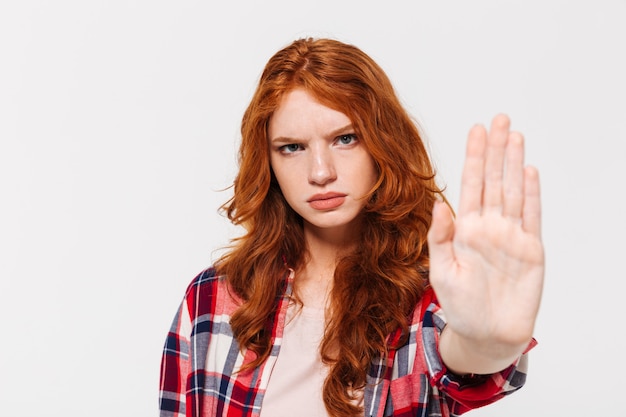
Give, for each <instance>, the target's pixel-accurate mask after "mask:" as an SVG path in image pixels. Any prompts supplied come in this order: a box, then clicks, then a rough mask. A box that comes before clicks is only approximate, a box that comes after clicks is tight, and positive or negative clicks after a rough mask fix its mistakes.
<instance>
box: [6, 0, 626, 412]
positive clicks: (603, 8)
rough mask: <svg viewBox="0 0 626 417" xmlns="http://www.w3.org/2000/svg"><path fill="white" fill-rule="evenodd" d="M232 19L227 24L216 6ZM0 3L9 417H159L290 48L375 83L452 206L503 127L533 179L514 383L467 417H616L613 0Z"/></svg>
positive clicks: (619, 177) (618, 301)
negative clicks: (479, 149)
mask: <svg viewBox="0 0 626 417" xmlns="http://www.w3.org/2000/svg"><path fill="white" fill-rule="evenodd" d="M222 3H223V4H222ZM226 3H227V2H209V1H204V2H200V1H193V2H192V1H178V2H174V1H169V2H168V1H154V0H151V1H148V0H135V1H130V0H129V1H111V0H107V1H105V0H98V1H94V0H92V1H78V0H76V1H68V0H63V1H54V2H47V1H32V0H29V1H17V0H16V1H3V2H2V3H1V5H0V193H1V194H0V198H1V201H0V326H1V328H0V332H1V334H0V415H2V416H7V417H8V416H20V417H21V416H28V417H30V416H94V417H99V416H112V415H115V416H153V415H156V413H157V411H156V410H157V384H158V371H159V361H160V354H161V347H162V344H163V341H164V338H165V335H166V332H167V330H168V328H169V325H170V321H171V319H172V317H173V314H174V312H175V310H176V308H177V306H178V303H179V302H180V300H181V297H182V295H183V292H184V289H185V287H186V285H187V284H188V282H189V281H190V280H191V279H192V278H193V276H194V275H195V274H196V273H197V272H199V271H200V270H201V269H203V268H204V267H206V266H208V265H209V264H210V263H211V262H212V260H213V259H215V256H216V254H217V252H216V251H218V250H219V249H220V248H221V247H222V246H223V245H225V244H226V243H227V242H228V239H229V236H232V235H233V233H236V231H235V229H233V228H232V227H231V226H229V224H228V222H227V221H226V220H225V219H224V218H223V217H221V216H220V215H219V214H218V212H217V210H218V207H219V206H220V204H222V203H223V202H225V201H226V200H227V198H228V197H229V195H230V194H229V191H220V190H221V189H224V188H226V187H228V186H229V185H230V183H231V181H232V179H233V177H234V173H235V172H236V168H237V167H236V149H237V144H238V129H239V122H240V118H241V115H242V113H243V111H244V109H245V106H246V104H247V102H248V100H249V99H250V97H251V94H252V91H253V89H254V87H255V83H256V81H257V79H258V76H259V74H260V72H261V69H262V67H263V65H264V64H265V62H266V61H267V59H268V58H269V57H270V56H271V55H272V54H273V53H274V52H275V51H276V50H278V49H280V48H281V47H283V46H285V45H286V44H287V43H289V42H291V41H292V40H293V39H295V38H298V37H301V36H308V35H314V36H329V37H334V38H337V39H340V40H343V41H345V42H349V43H353V44H355V45H357V46H359V47H360V48H361V49H363V50H364V51H365V52H367V53H369V54H370V55H371V56H372V57H373V58H374V59H375V60H377V61H378V62H379V63H380V65H381V66H382V67H383V68H384V69H385V70H386V71H387V72H388V74H389V76H390V77H391V79H392V81H393V82H394V84H395V86H396V88H397V90H398V93H399V95H400V97H401V98H402V100H403V102H404V103H405V104H406V106H407V108H408V109H409V110H410V112H411V113H412V114H413V115H414V116H415V117H416V118H417V119H419V120H420V122H421V124H422V127H423V129H424V131H425V132H426V134H427V139H428V141H429V146H430V148H431V149H432V155H433V158H434V160H435V162H436V164H437V168H438V169H439V171H440V174H441V177H440V179H441V181H442V183H445V184H447V185H448V187H449V188H448V190H449V194H448V195H449V197H450V198H451V200H452V201H453V202H454V203H456V201H457V197H458V188H459V187H458V186H459V178H460V169H461V164H462V161H463V151H464V142H465V135H466V133H467V131H468V129H469V128H470V127H471V126H472V124H474V123H477V122H480V123H489V121H490V119H491V117H492V116H493V115H495V114H496V113H497V112H505V113H508V114H509V115H510V116H511V118H512V121H513V128H514V129H517V130H520V131H522V132H523V133H524V134H525V136H526V138H527V150H528V152H527V162H528V163H530V164H533V165H536V166H537V167H538V168H539V170H540V173H541V179H542V195H543V201H544V224H543V231H544V239H545V244H546V251H547V275H546V285H545V292H544V298H543V302H542V308H541V311H540V316H539V321H538V324H537V331H536V338H537V339H538V340H539V343H540V344H539V345H538V346H537V348H535V350H533V352H532V356H531V364H530V375H529V378H528V381H527V385H526V386H525V387H524V388H523V389H522V390H521V391H519V392H518V393H515V394H514V395H512V396H511V397H508V398H505V399H503V400H502V401H500V402H499V403H497V404H495V405H493V406H490V407H487V408H484V409H481V410H477V411H474V412H471V413H470V414H469V415H472V416H476V417H478V416H544V415H545V416H547V415H568V416H590V415H594V416H599V415H612V416H626V409H625V408H624V406H623V404H622V400H621V396H622V395H623V378H624V372H625V371H626V366H625V365H624V352H625V351H626V342H625V340H624V339H625V338H624V333H625V330H624V329H625V327H624V324H623V320H624V318H625V317H626V314H625V313H626V308H625V304H626V301H625V300H624V296H623V289H624V286H623V281H624V280H625V279H626V273H625V272H624V262H623V260H624V256H625V253H624V252H625V251H624V249H625V245H624V235H625V234H626V227H625V222H624V210H623V207H624V204H623V193H624V180H626V146H625V141H626V81H625V74H626V62H625V56H626V45H625V43H626V24H624V22H625V21H626V1H624V0H599V1H595V2H591V1H565V0H562V1H497V0H492V1H488V0H480V1H462V0H456V1H440V2H434V1H428V2H427V1H404V2H402V1H396V2H394V1H389V2H381V1H380V0H376V1H363V0H359V1H337V0H335V1H326V0H324V1H315V2H313V1H310V2H301V3H297V2H294V1H286V0H285V1H259V2H253V1H248V2H236V1H233V2H229V3H228V4H226Z"/></svg>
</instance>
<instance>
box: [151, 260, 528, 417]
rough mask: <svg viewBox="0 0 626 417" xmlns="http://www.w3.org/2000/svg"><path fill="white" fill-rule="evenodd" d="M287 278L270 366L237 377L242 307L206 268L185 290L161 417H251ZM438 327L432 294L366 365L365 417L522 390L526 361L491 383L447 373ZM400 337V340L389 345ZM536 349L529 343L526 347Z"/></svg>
mask: <svg viewBox="0 0 626 417" xmlns="http://www.w3.org/2000/svg"><path fill="white" fill-rule="evenodd" d="M292 282H293V273H292V274H291V276H290V277H289V278H288V279H287V280H286V285H285V287H286V288H285V295H284V296H283V297H282V298H281V299H280V300H279V301H278V303H279V306H278V307H279V308H278V310H277V317H276V320H274V327H273V339H272V342H273V345H272V350H271V354H270V356H269V358H268V359H267V360H266V361H265V362H264V363H263V364H262V365H261V366H259V367H257V368H256V369H254V370H253V371H249V372H243V373H237V370H238V369H240V367H241V366H242V365H243V364H245V363H249V362H250V361H251V360H252V359H254V357H255V354H254V353H253V352H251V351H244V352H241V351H240V349H239V345H238V344H237V341H236V340H235V339H234V338H233V334H232V330H231V327H230V325H229V320H230V316H231V314H232V313H233V312H234V311H235V310H236V309H237V307H238V306H239V305H241V300H240V299H238V298H236V296H235V295H234V294H233V293H232V291H229V290H228V284H227V282H226V280H225V279H224V277H219V276H216V273H215V270H214V269H212V268H209V269H207V270H205V271H203V272H202V273H200V274H199V275H198V276H197V277H196V278H195V279H194V280H193V281H192V282H191V284H190V285H189V287H188V289H187V292H186V294H185V298H184V300H183V302H182V303H181V306H180V309H179V310H178V312H177V314H176V316H175V318H174V322H173V324H172V327H171V329H170V332H169V333H168V336H167V339H166V342H165V347H164V350H163V357H162V362H161V381H160V398H159V400H160V401H159V404H160V410H161V414H160V415H161V417H183V416H186V417H192V416H193V417H209V416H229V417H235V416H237V417H258V416H259V412H260V409H261V404H262V402H263V395H264V393H265V390H266V388H267V385H268V382H269V377H270V373H271V370H272V368H273V366H274V364H275V362H276V358H277V356H278V354H279V352H280V346H281V342H282V335H283V328H284V326H285V316H286V312H287V306H288V303H289V297H288V296H289V294H291V289H292ZM444 326H445V320H444V318H443V314H442V311H441V310H440V308H439V306H438V304H437V301H436V299H435V297H434V293H433V291H432V290H428V291H427V292H426V293H425V294H424V296H423V297H422V299H421V301H420V302H419V303H418V305H417V306H416V308H415V310H414V314H413V320H412V324H411V327H410V331H411V333H410V337H409V340H408V341H407V343H406V344H405V345H404V346H402V347H400V348H399V349H397V350H391V351H390V352H389V355H388V357H387V359H386V361H383V360H378V361H375V363H372V366H371V368H370V371H369V375H368V384H367V386H366V387H365V389H364V393H363V396H364V409H365V416H372V417H374V416H376V417H385V416H395V417H400V416H424V417H426V416H429V417H434V416H437V417H439V416H443V417H445V416H458V415H460V414H462V413H464V412H466V411H468V410H471V409H473V408H477V407H481V406H483V405H486V404H489V403H492V402H494V401H496V400H498V399H500V398H502V397H503V396H504V395H506V394H509V393H511V392H513V391H516V390H517V389H519V388H521V386H522V385H523V384H524V381H525V379H526V361H527V356H526V355H523V356H522V357H521V358H520V359H519V360H518V361H517V363H516V364H513V365H511V366H510V367H509V368H508V369H505V370H504V371H501V372H499V373H496V374H493V375H481V376H471V377H459V376H456V375H454V374H451V373H449V372H447V370H446V368H445V366H444V365H443V363H442V361H441V358H440V356H439V353H438V350H437V343H438V337H439V334H440V332H441V330H442V329H443V327H444ZM397 337H399V332H396V333H394V334H392V335H390V339H391V340H393V339H394V338H397ZM534 344H535V341H534V340H533V342H532V343H531V346H530V347H532V346H533V345H534Z"/></svg>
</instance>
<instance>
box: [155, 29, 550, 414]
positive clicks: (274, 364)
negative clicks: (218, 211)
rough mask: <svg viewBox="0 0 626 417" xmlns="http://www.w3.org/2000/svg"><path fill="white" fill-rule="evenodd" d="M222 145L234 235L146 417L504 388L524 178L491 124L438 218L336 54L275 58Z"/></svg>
mask: <svg viewBox="0 0 626 417" xmlns="http://www.w3.org/2000/svg"><path fill="white" fill-rule="evenodd" d="M241 134H242V142H241V147H240V155H239V156H240V170H239V173H238V175H237V177H236V179H235V182H234V196H233V198H232V199H231V200H230V201H229V202H228V203H227V204H226V205H225V206H224V209H225V212H226V213H227V215H228V217H229V219H230V220H231V221H233V222H234V223H235V224H238V225H241V226H243V227H244V228H245V234H244V235H243V236H241V237H240V238H238V239H235V240H234V242H232V246H231V247H230V248H229V251H228V253H227V254H226V255H225V256H223V257H222V258H221V259H220V260H219V261H218V262H216V264H215V265H214V266H213V267H211V268H209V269H207V270H205V271H203V272H202V273H200V274H199V275H198V276H197V277H196V278H195V279H194V280H193V281H192V282H191V284H190V285H189V287H188V290H187V292H186V294H185V297H184V300H183V302H182V304H181V307H180V309H179V311H178V313H177V315H176V317H175V319H174V323H173V324H172V327H171V330H170V332H169V334H168V336H167V340H166V344H165V348H164V354H163V360H162V366H161V385H160V388H161V394H160V409H161V415H162V416H183V415H185V416H262V417H281V416H296V415H297V416H363V415H366V416H448V415H459V414H462V413H463V412H465V411H467V410H470V409H472V408H476V407H481V406H483V405H486V404H489V403H491V402H493V401H496V400H497V399H499V398H501V397H502V396H504V395H506V394H508V393H511V392H513V391H515V390H517V389H519V388H520V387H521V386H522V385H523V383H524V381H525V371H526V352H527V351H528V350H529V349H530V348H531V347H532V346H533V345H534V343H535V341H534V339H533V337H532V335H533V329H534V323H535V319H536V316H537V312H538V309H539V304H540V298H541V290H542V285H543V274H544V254H543V245H542V242H541V237H540V199H539V180H538V174H537V171H536V170H535V169H534V168H532V167H525V166H524V161H523V154H524V149H523V138H522V136H521V135H520V134H519V133H515V132H510V131H509V120H508V118H507V117H506V116H504V115H498V116H496V117H495V118H494V119H493V122H492V125H491V128H490V130H489V131H487V130H486V129H485V128H483V127H482V126H475V127H473V128H472V129H471V131H470V133H469V138H468V143H467V155H466V162H465V167H464V171H463V178H462V192H461V197H460V205H459V208H458V213H457V215H456V216H453V215H452V211H451V210H450V209H449V207H448V204H447V201H446V199H445V198H444V195H443V191H442V189H441V188H440V187H438V185H437V183H436V180H435V172H434V170H433V167H432V165H431V162H430V160H429V157H428V154H427V151H426V149H425V146H424V144H423V142H422V139H421V138H420V134H419V132H418V129H417V127H416V125H415V123H414V122H413V121H412V119H411V118H410V117H409V115H408V114H407V113H406V111H405V110H404V109H403V107H402V106H401V104H400V102H399V100H398V98H397V96H396V95H395V93H394V90H393V87H392V85H391V83H390V81H389V80H388V78H387V76H386V75H385V73H384V72H383V71H382V69H381V68H380V67H379V66H378V65H377V64H376V63H375V62H374V61H373V60H372V59H371V58H370V57H369V56H367V55H366V54H365V53H363V52H362V51H361V50H359V49H358V48H356V47H354V46H351V45H347V44H344V43H341V42H338V41H335V40H330V39H317V40H314V39H301V40H297V41H295V42H293V43H292V44H291V45H289V46H287V47H285V48H284V49H282V50H281V51H279V52H277V53H276V54H275V55H274V56H273V57H272V58H271V59H270V60H269V62H268V63H267V65H266V67H265V70H264V72H263V74H262V76H261V79H260V82H259V85H258V88H257V90H256V93H255V94H254V97H253V98H252V101H251V103H250V105H249V107H248V109H247V110H246V112H245V114H244V117H243V121H242V127H241ZM444 313H445V314H444Z"/></svg>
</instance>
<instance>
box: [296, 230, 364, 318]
mask: <svg viewBox="0 0 626 417" xmlns="http://www.w3.org/2000/svg"><path fill="white" fill-rule="evenodd" d="M304 238H305V240H306V246H307V258H306V260H305V262H304V264H303V266H302V268H301V269H300V270H299V271H297V273H296V281H295V284H296V291H297V294H298V297H299V298H300V299H301V301H302V302H303V303H304V305H307V306H311V307H315V308H324V307H325V306H326V300H327V299H328V295H329V293H330V291H331V289H332V285H333V277H334V274H335V267H336V265H337V262H338V261H339V259H341V257H342V256H345V255H346V254H348V253H350V252H352V251H353V250H354V248H355V246H356V242H355V238H354V237H353V236H352V234H350V233H345V231H338V230H332V231H329V230H323V229H316V228H307V227H305V229H304Z"/></svg>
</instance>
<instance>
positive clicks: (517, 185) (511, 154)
mask: <svg viewBox="0 0 626 417" xmlns="http://www.w3.org/2000/svg"><path fill="white" fill-rule="evenodd" d="M505 166H506V170H505V172H504V192H503V198H504V204H503V207H502V214H503V215H504V216H507V217H511V218H513V219H521V217H522V205H523V203H524V137H523V136H522V135H521V134H520V133H518V132H512V133H511V134H510V135H509V140H508V143H507V146H506V162H505Z"/></svg>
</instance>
